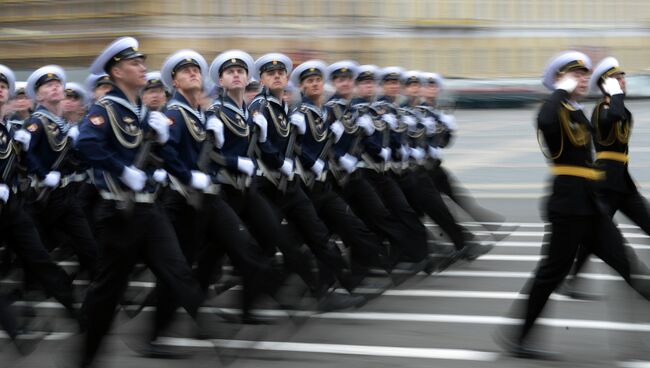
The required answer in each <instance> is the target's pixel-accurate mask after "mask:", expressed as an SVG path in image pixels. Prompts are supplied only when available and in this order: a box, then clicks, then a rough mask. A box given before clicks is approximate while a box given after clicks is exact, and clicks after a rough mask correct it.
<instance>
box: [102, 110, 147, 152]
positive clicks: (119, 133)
mask: <svg viewBox="0 0 650 368" xmlns="http://www.w3.org/2000/svg"><path fill="white" fill-rule="evenodd" d="M100 104H101V105H102V106H103V107H104V108H105V109H106V113H107V114H108V121H109V122H110V123H111V128H112V129H113V134H115V138H117V141H118V142H120V144H121V145H122V146H123V147H124V148H127V149H134V148H136V147H138V146H139V145H140V143H142V138H143V137H142V129H140V127H139V126H137V125H135V127H136V129H135V132H133V133H131V132H127V131H126V130H125V129H124V128H122V127H121V126H120V123H119V122H118V120H117V115H115V110H114V109H113V106H112V104H111V103H110V102H108V101H102V102H100ZM127 136H128V137H132V138H133V139H134V141H133V142H129V141H128V139H126V137H127Z"/></svg>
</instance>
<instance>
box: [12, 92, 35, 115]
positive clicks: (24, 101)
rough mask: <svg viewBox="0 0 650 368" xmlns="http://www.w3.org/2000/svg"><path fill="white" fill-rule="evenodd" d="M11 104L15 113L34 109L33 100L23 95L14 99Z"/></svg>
mask: <svg viewBox="0 0 650 368" xmlns="http://www.w3.org/2000/svg"><path fill="white" fill-rule="evenodd" d="M11 103H12V106H13V109H14V110H15V111H25V110H29V109H31V108H33V107H34V103H33V102H32V100H31V99H29V98H27V96H25V95H24V94H22V93H21V94H19V95H18V96H16V97H14V99H13V100H12V101H11Z"/></svg>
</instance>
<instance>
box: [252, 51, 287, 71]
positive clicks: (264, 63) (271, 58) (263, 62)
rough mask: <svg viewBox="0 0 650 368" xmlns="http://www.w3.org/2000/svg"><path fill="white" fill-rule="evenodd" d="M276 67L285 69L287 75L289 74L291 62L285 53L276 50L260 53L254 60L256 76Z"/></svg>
mask: <svg viewBox="0 0 650 368" xmlns="http://www.w3.org/2000/svg"><path fill="white" fill-rule="evenodd" d="M276 69H285V70H286V71H287V75H289V74H291V71H292V70H293V62H292V61H291V59H290V58H289V57H288V56H287V55H285V54H280V53H277V52H272V53H270V54H265V55H262V56H261V57H260V58H259V59H257V60H255V72H256V74H257V76H260V75H262V73H264V72H267V71H270V70H276Z"/></svg>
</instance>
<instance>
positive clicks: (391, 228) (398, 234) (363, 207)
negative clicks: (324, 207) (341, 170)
mask: <svg viewBox="0 0 650 368" xmlns="http://www.w3.org/2000/svg"><path fill="white" fill-rule="evenodd" d="M334 188H335V190H336V191H337V192H338V193H339V194H341V196H342V197H343V198H344V199H345V201H346V202H347V204H349V205H350V207H351V208H352V211H354V213H355V214H356V215H357V216H359V218H360V219H361V220H362V221H363V222H364V223H365V224H366V225H367V226H368V228H370V230H372V231H373V232H374V233H375V234H377V235H380V236H382V237H384V238H385V239H388V241H389V243H390V245H391V249H392V254H402V252H403V249H405V248H408V247H409V246H410V245H409V244H408V241H409V239H410V237H411V236H410V234H409V229H408V227H406V226H405V225H404V223H402V222H401V221H400V220H399V219H398V218H397V217H396V216H395V215H393V214H392V213H391V212H390V211H389V210H388V209H387V208H386V206H385V205H384V202H382V200H381V198H380V197H379V195H378V194H377V192H376V191H375V188H373V186H372V185H371V184H370V183H369V182H368V181H367V180H366V179H365V178H364V177H363V174H362V173H361V170H357V171H355V172H353V173H352V174H350V178H349V180H348V182H347V183H346V185H345V186H344V187H340V186H335V187H334Z"/></svg>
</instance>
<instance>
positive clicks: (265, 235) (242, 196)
mask: <svg viewBox="0 0 650 368" xmlns="http://www.w3.org/2000/svg"><path fill="white" fill-rule="evenodd" d="M222 194H223V198H224V200H225V201H226V202H227V203H228V205H229V206H230V207H231V208H232V209H233V210H234V212H235V213H236V214H237V215H238V216H239V218H241V219H242V220H243V221H244V223H245V224H246V226H247V228H248V230H249V231H250V232H251V234H252V235H253V237H254V238H255V239H256V240H257V242H258V244H259V245H260V246H261V247H262V250H263V252H264V254H265V255H266V256H267V257H273V256H274V255H275V252H276V249H279V250H280V252H282V255H283V260H284V263H285V265H286V267H287V268H288V269H289V270H291V271H293V272H295V273H297V274H298V275H299V276H300V277H301V278H302V279H303V281H304V282H305V283H306V284H307V285H308V286H309V287H310V288H312V290H314V289H315V288H317V286H318V285H317V284H318V282H317V281H316V279H315V276H314V274H313V272H312V270H311V262H309V256H308V255H307V254H306V253H305V252H303V250H302V249H301V247H300V244H299V243H298V242H297V241H296V239H294V238H293V237H291V236H290V234H289V233H288V232H287V231H284V229H282V228H281V225H280V223H281V221H282V219H281V217H280V216H279V214H278V211H277V210H276V209H275V208H274V207H273V205H272V204H271V203H270V202H269V201H268V199H267V198H266V197H265V196H264V195H262V193H260V192H259V191H258V188H257V184H256V182H255V181H253V183H252V184H251V186H250V187H249V188H248V189H247V190H246V191H240V190H237V189H235V188H233V187H232V186H228V185H222Z"/></svg>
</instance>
